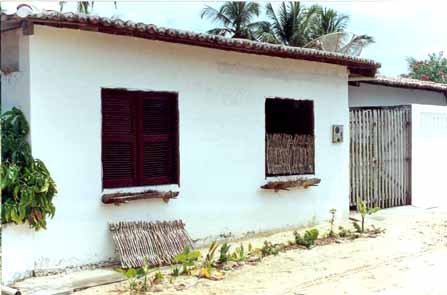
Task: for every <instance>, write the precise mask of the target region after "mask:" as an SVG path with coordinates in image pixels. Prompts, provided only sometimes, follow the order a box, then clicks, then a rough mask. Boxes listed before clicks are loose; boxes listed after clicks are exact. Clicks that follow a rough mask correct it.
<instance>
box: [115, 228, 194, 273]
mask: <svg viewBox="0 0 447 295" xmlns="http://www.w3.org/2000/svg"><path fill="white" fill-rule="evenodd" d="M109 229H110V231H111V232H112V238H113V241H114V243H115V247H116V250H117V252H118V254H119V256H120V260H121V266H122V267H123V268H130V267H134V268H135V267H142V266H143V264H144V259H145V257H146V259H147V260H148V262H149V263H150V264H151V265H154V266H160V265H167V264H171V263H172V262H173V259H174V257H175V256H176V255H178V254H179V253H180V252H182V251H183V249H184V248H185V247H186V246H189V247H192V240H191V238H190V237H189V235H188V233H187V232H186V229H185V224H184V223H183V221H181V220H175V221H156V222H145V221H137V222H118V223H112V224H110V225H109Z"/></svg>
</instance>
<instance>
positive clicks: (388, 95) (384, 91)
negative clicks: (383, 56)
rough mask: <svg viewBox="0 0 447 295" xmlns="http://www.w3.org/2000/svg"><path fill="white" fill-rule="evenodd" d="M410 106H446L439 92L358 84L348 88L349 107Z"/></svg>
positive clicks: (444, 98)
mask: <svg viewBox="0 0 447 295" xmlns="http://www.w3.org/2000/svg"><path fill="white" fill-rule="evenodd" d="M410 104H427V105H441V106H446V105H447V98H446V97H445V96H444V94H442V93H440V92H434V91H428V90H419V89H406V88H398V87H389V86H383V85H373V84H366V83H360V86H359V87H357V86H349V106H350V107H361V106H394V105H410Z"/></svg>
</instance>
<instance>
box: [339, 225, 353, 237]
mask: <svg viewBox="0 0 447 295" xmlns="http://www.w3.org/2000/svg"><path fill="white" fill-rule="evenodd" d="M351 235H352V233H351V231H350V230H349V229H346V228H344V227H343V226H339V227H338V236H339V237H340V238H347V237H349V236H351Z"/></svg>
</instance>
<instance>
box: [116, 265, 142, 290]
mask: <svg viewBox="0 0 447 295" xmlns="http://www.w3.org/2000/svg"><path fill="white" fill-rule="evenodd" d="M116 271H118V272H120V273H122V274H123V275H124V276H125V277H126V278H127V282H128V283H129V291H130V292H135V291H138V290H139V288H138V280H139V279H140V278H142V277H143V276H144V273H143V272H142V270H141V269H135V268H132V267H131V268H128V269H123V268H118V269H116Z"/></svg>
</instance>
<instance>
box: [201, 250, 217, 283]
mask: <svg viewBox="0 0 447 295" xmlns="http://www.w3.org/2000/svg"><path fill="white" fill-rule="evenodd" d="M217 247H218V246H217V241H213V242H212V243H211V244H210V246H209V247H208V253H207V254H206V256H205V260H204V261H203V263H202V266H201V267H200V270H199V277H201V278H206V279H210V278H211V272H212V266H213V261H214V255H215V254H216V250H217Z"/></svg>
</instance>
